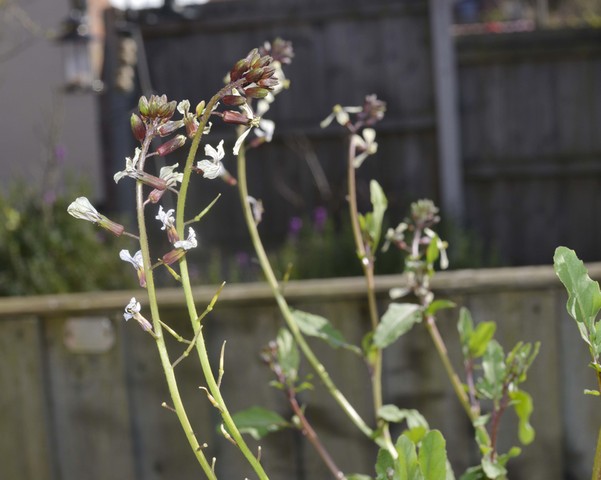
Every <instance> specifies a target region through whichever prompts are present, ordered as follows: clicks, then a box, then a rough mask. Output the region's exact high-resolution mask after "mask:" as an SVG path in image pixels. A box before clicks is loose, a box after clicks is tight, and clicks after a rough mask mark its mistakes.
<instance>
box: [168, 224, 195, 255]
mask: <svg viewBox="0 0 601 480" xmlns="http://www.w3.org/2000/svg"><path fill="white" fill-rule="evenodd" d="M197 245H198V242H197V241H196V232H195V231H194V229H193V228H192V227H189V228H188V238H187V239H186V240H179V241H177V242H175V243H174V244H173V246H174V247H175V248H183V249H184V250H190V249H191V248H196V246H197Z"/></svg>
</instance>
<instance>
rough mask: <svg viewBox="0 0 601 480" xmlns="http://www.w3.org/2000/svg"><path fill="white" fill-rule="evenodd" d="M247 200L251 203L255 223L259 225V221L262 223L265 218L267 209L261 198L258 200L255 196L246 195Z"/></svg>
mask: <svg viewBox="0 0 601 480" xmlns="http://www.w3.org/2000/svg"><path fill="white" fill-rule="evenodd" d="M246 200H247V201H248V203H249V204H250V209H251V211H252V214H253V218H254V220H255V225H258V224H259V223H261V220H262V219H263V213H264V212H265V209H264V208H263V202H262V201H261V200H257V199H256V198H254V197H251V196H250V195H249V196H248V197H246Z"/></svg>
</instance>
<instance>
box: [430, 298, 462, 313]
mask: <svg viewBox="0 0 601 480" xmlns="http://www.w3.org/2000/svg"><path fill="white" fill-rule="evenodd" d="M456 306H457V304H456V303H455V302H451V301H450V300H445V299H440V300H434V301H433V302H432V303H431V304H430V305H429V306H428V308H427V309H426V315H436V312H438V311H439V310H444V309H446V308H455V307H456Z"/></svg>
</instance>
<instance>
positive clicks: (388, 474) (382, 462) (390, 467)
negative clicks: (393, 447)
mask: <svg viewBox="0 0 601 480" xmlns="http://www.w3.org/2000/svg"><path fill="white" fill-rule="evenodd" d="M376 480H401V478H400V477H399V474H398V471H397V465H396V464H395V461H394V459H393V458H392V455H390V452H389V451H388V450H386V449H385V448H381V449H380V450H379V451H378V457H377V459H376ZM403 480H404V479H403Z"/></svg>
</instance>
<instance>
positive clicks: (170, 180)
mask: <svg viewBox="0 0 601 480" xmlns="http://www.w3.org/2000/svg"><path fill="white" fill-rule="evenodd" d="M178 165H179V164H178V163H176V164H175V165H167V166H166V167H162V168H161V171H160V173H159V177H160V178H162V179H163V180H165V182H166V183H167V188H169V187H174V186H175V185H177V182H179V183H182V180H183V179H184V174H183V173H181V172H176V171H175V169H176V168H177V167H178Z"/></svg>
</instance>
